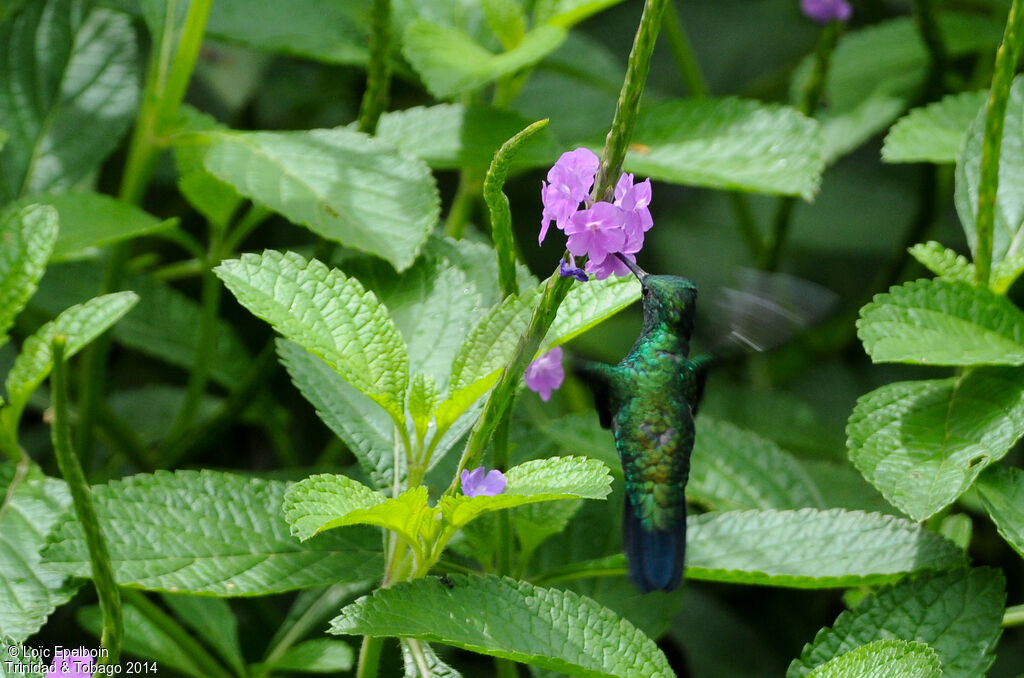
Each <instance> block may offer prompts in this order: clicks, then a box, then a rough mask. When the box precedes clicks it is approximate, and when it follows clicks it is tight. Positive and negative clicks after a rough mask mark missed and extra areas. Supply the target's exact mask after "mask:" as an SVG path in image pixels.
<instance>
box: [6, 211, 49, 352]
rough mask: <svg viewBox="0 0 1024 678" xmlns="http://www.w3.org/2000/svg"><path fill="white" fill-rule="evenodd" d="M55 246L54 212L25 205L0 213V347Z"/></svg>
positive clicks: (41, 275)
mask: <svg viewBox="0 0 1024 678" xmlns="http://www.w3.org/2000/svg"><path fill="white" fill-rule="evenodd" d="M56 242H57V211H56V210H55V209H53V208H52V207H44V206H41V205H29V206H28V207H24V208H22V209H19V210H17V211H14V210H10V209H7V210H4V211H3V212H2V213H0V298H2V299H3V300H4V303H3V304H2V305H0V346H3V345H4V344H5V343H7V330H8V329H10V327H11V324H12V323H14V318H15V317H17V315H18V313H20V312H21V309H23V308H24V307H25V304H26V303H28V300H29V299H30V298H32V295H33V294H34V293H35V291H36V287H37V286H38V285H39V279H40V278H42V277H43V272H44V271H45V270H46V262H47V261H48V260H49V258H50V253H51V252H52V251H53V246H54V243H56Z"/></svg>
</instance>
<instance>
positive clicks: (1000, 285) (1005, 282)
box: [989, 252, 1024, 294]
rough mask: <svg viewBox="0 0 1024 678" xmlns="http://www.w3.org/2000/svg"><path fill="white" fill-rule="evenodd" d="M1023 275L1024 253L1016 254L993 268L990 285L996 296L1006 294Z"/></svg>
mask: <svg viewBox="0 0 1024 678" xmlns="http://www.w3.org/2000/svg"><path fill="white" fill-rule="evenodd" d="M1021 273H1024V252H1015V253H1013V254H1010V255H1008V256H1007V257H1006V258H1005V259H1003V260H1002V261H1000V262H998V263H997V264H996V265H995V266H993V267H992V279H991V280H990V281H989V285H990V286H991V288H992V291H993V292H995V293H996V294H1006V291H1007V290H1008V289H1010V287H1011V286H1012V285H1013V283H1014V282H1016V280H1017V278H1019V277H1020V274H1021Z"/></svg>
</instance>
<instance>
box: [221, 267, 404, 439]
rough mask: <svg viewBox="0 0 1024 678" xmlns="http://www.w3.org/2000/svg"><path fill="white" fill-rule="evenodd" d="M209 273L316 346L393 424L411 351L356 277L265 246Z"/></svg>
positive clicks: (290, 334)
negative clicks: (382, 409)
mask: <svg viewBox="0 0 1024 678" xmlns="http://www.w3.org/2000/svg"><path fill="white" fill-rule="evenodd" d="M214 272H215V273H216V274H217V275H218V276H219V277H220V279H221V280H223V281H224V284H225V285H226V286H227V288H228V289H229V290H231V292H232V293H233V294H234V295H235V298H237V299H238V301H239V303H241V304H242V305H243V306H245V307H246V308H247V309H249V311H251V312H252V313H253V314H254V315H256V316H259V317H260V318H263V319H264V320H266V321H267V322H269V323H270V324H271V325H272V326H273V327H274V329H275V330H277V331H278V332H280V333H281V334H282V335H284V336H285V338H287V339H291V340H292V341H294V342H295V343H297V344H299V345H301V346H303V347H304V348H306V349H308V350H310V351H312V352H314V353H315V354H317V355H318V356H320V357H321V358H322V359H323V360H324V361H325V362H326V363H327V364H328V365H330V366H331V367H332V368H333V369H334V370H336V371H337V372H338V374H340V375H341V376H342V377H343V378H344V379H345V380H346V381H348V382H349V383H350V384H352V386H354V387H355V388H357V389H358V390H359V391H361V392H362V393H364V394H366V395H367V396H368V397H369V398H370V399H371V400H373V401H374V402H376V403H377V404H378V405H380V406H381V407H383V408H384V409H385V410H386V411H387V412H388V414H390V415H391V417H392V418H393V419H394V420H395V421H398V422H401V421H403V420H404V417H405V392H406V388H407V387H408V383H409V357H408V355H407V354H406V349H405V343H404V342H403V341H402V337H401V336H400V335H399V333H398V330H397V329H396V328H395V325H394V323H393V322H392V321H391V318H389V317H388V314H387V310H386V309H385V308H384V307H383V306H381V305H380V303H379V302H378V301H377V299H376V298H375V297H374V296H373V293H372V292H367V291H366V290H365V289H363V286H362V285H361V284H360V283H359V281H358V280H356V279H355V278H348V277H346V276H345V275H344V274H343V273H342V272H341V271H338V270H337V269H328V268H327V267H326V266H324V265H323V264H322V263H320V262H319V261H317V260H316V259H313V260H311V261H306V260H305V259H303V258H302V257H301V256H299V255H298V254H296V253H294V252H286V253H283V254H282V253H281V252H275V251H273V250H266V251H264V253H263V254H262V255H258V254H243V255H242V258H241V259H230V260H227V261H223V262H221V264H220V265H219V266H217V267H216V268H215V269H214Z"/></svg>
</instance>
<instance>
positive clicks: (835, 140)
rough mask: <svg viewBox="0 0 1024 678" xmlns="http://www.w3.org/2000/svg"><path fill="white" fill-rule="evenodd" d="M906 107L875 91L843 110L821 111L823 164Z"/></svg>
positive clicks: (895, 98)
mask: <svg viewBox="0 0 1024 678" xmlns="http://www.w3.org/2000/svg"><path fill="white" fill-rule="evenodd" d="M906 107H907V99H906V98H905V97H902V96H895V95H892V94H889V93H888V92H886V91H884V90H883V91H880V92H875V93H873V94H871V96H869V97H868V98H866V99H864V100H863V101H860V102H858V103H857V105H856V106H854V107H853V108H851V109H849V110H845V111H836V110H832V109H831V108H829V109H826V110H823V111H821V112H820V113H819V114H818V116H817V120H818V123H819V124H820V125H821V134H822V137H823V138H824V144H825V148H824V155H825V164H827V165H831V164H832V163H834V162H835V161H836V160H838V159H839V158H841V157H842V156H844V155H846V154H847V153H849V152H850V151H852V150H854V149H855V148H857V147H859V146H860V145H861V144H863V143H864V142H866V141H867V140H868V139H870V138H872V137H873V136H875V135H876V134H878V133H879V132H881V131H882V130H884V129H885V128H887V127H888V126H889V125H891V124H892V123H893V121H894V120H896V118H898V117H899V115H900V113H902V112H903V111H904V109H906Z"/></svg>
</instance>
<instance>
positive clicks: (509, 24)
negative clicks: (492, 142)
mask: <svg viewBox="0 0 1024 678" xmlns="http://www.w3.org/2000/svg"><path fill="white" fill-rule="evenodd" d="M480 6H481V8H482V9H483V11H484V16H485V17H486V18H487V27H488V28H490V29H491V31H492V32H493V33H494V34H495V35H496V36H497V37H498V40H499V41H500V42H501V45H502V47H504V48H505V49H511V48H513V47H515V46H516V45H518V44H519V42H520V41H521V40H522V39H523V36H524V35H525V34H526V15H525V14H524V13H523V8H522V6H521V5H520V3H519V0H481V2H480ZM510 136H511V135H510Z"/></svg>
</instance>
